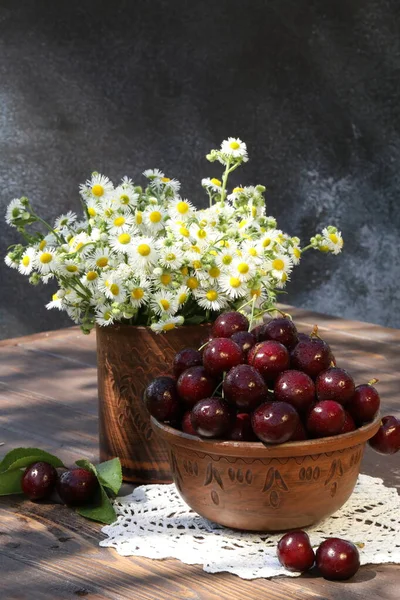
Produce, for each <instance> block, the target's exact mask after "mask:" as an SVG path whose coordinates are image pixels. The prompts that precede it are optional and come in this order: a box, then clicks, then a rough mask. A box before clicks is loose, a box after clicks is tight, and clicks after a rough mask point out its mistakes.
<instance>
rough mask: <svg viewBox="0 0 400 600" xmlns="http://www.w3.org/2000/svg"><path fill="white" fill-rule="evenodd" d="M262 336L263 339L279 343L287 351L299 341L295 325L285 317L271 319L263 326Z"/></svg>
mask: <svg viewBox="0 0 400 600" xmlns="http://www.w3.org/2000/svg"><path fill="white" fill-rule="evenodd" d="M263 335H265V338H264V339H267V340H275V341H276V342H280V343H281V344H283V345H284V346H286V348H287V349H288V350H292V348H294V347H295V345H296V344H297V342H298V341H299V339H298V334H297V329H296V326H295V324H294V323H293V321H292V320H291V319H288V318H285V317H278V318H277V319H271V321H269V323H267V324H266V325H265V330H264V334H263Z"/></svg>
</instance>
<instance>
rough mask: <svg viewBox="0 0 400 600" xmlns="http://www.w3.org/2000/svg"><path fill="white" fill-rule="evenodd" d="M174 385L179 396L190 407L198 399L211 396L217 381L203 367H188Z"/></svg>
mask: <svg viewBox="0 0 400 600" xmlns="http://www.w3.org/2000/svg"><path fill="white" fill-rule="evenodd" d="M176 387H177V390H178V394H179V397H180V398H181V399H182V400H183V402H184V403H185V405H186V406H187V407H189V408H191V407H193V406H194V405H195V404H196V402H198V401H199V400H202V399H203V398H209V397H210V396H212V394H213V392H214V390H215V388H216V387H217V383H216V381H215V379H214V378H213V377H212V376H211V375H210V374H209V373H207V372H206V370H205V368H204V367H190V368H189V369H187V370H186V371H184V372H183V373H182V374H181V375H180V376H179V378H178V382H177V384H176Z"/></svg>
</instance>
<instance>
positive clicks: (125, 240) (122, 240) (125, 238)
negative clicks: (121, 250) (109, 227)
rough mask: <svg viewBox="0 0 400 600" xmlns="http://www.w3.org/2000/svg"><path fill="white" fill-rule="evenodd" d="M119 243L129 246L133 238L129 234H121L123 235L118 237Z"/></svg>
mask: <svg viewBox="0 0 400 600" xmlns="http://www.w3.org/2000/svg"><path fill="white" fill-rule="evenodd" d="M118 241H119V243H120V244H123V245H124V246H125V244H129V242H130V241H131V236H130V235H129V233H121V235H119V236H118Z"/></svg>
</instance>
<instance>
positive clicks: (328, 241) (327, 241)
mask: <svg viewBox="0 0 400 600" xmlns="http://www.w3.org/2000/svg"><path fill="white" fill-rule="evenodd" d="M322 235H323V242H322V247H323V246H326V247H327V248H329V251H330V252H332V253H333V254H339V253H340V252H341V251H342V248H343V238H342V234H341V232H340V231H338V230H337V229H336V227H325V228H324V229H323V230H322Z"/></svg>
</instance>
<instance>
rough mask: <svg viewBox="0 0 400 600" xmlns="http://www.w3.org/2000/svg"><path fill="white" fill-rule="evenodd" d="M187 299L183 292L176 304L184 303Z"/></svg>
mask: <svg viewBox="0 0 400 600" xmlns="http://www.w3.org/2000/svg"><path fill="white" fill-rule="evenodd" d="M187 298H188V295H187V294H186V293H185V292H183V293H182V294H181V295H180V296H179V297H178V302H179V304H183V303H184V302H186V300H187Z"/></svg>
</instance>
